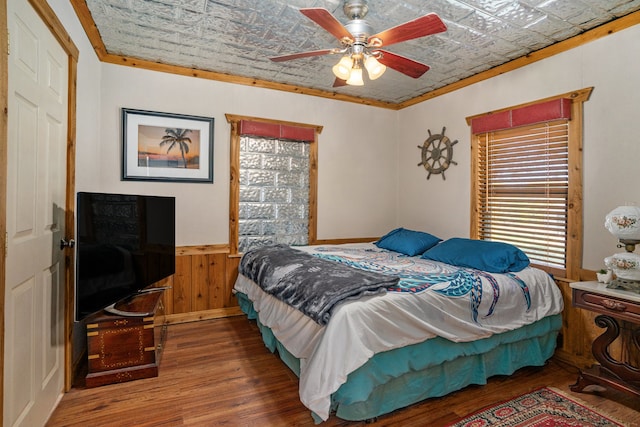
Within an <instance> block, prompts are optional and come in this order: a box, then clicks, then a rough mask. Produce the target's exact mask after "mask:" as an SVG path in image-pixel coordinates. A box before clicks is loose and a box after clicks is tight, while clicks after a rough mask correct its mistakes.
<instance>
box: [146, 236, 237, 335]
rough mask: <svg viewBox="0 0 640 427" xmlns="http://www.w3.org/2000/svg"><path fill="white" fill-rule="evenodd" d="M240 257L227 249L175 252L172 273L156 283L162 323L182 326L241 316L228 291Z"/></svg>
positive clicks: (187, 248)
mask: <svg viewBox="0 0 640 427" xmlns="http://www.w3.org/2000/svg"><path fill="white" fill-rule="evenodd" d="M239 263H240V255H230V253H229V245H206V246H182V247H178V248H176V273H175V274H174V275H173V276H172V277H170V278H169V279H166V280H164V281H161V282H159V283H157V285H156V286H158V287H162V286H167V287H170V288H169V289H167V290H166V291H165V292H164V294H163V302H164V306H165V313H166V321H167V322H168V323H170V324H171V323H183V322H192V321H197V320H205V319H215V318H219V317H226V316H236V315H240V314H242V312H241V311H240V308H239V307H238V303H237V301H236V298H235V296H234V295H233V292H232V289H233V284H234V283H235V280H236V278H237V277H238V264H239Z"/></svg>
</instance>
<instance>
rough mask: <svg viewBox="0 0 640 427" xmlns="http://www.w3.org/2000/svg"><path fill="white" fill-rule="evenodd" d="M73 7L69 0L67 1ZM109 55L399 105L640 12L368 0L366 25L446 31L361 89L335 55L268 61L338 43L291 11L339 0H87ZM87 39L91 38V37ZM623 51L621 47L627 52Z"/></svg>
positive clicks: (612, 3) (514, 2) (331, 5)
mask: <svg viewBox="0 0 640 427" xmlns="http://www.w3.org/2000/svg"><path fill="white" fill-rule="evenodd" d="M75 2H76V3H77V1H75ZM86 5H87V7H88V8H89V10H90V12H91V16H92V18H93V21H94V22H95V25H96V26H97V29H98V31H99V33H100V37H101V39H102V42H103V43H104V46H105V48H106V50H107V53H108V54H112V55H118V56H125V57H132V58H139V59H144V60H148V61H153V62H158V63H164V64H170V65H179V66H183V67H188V68H194V69H199V70H205V71H214V72H218V73H225V74H230V75H233V76H241V77H248V78H255V79H259V80H263V81H269V82H277V83H284V84H289V85H294V86H300V87H305V88H312V89H318V90H321V91H326V92H336V93H339V94H344V95H348V96H354V97H361V98H365V99H370V100H376V101H381V102H386V103H392V104H397V103H401V102H404V101H406V100H410V99H413V98H415V97H418V96H420V95H423V94H425V93H428V92H431V91H433V90H436V89H438V88H441V87H444V86H446V85H448V84H451V83H454V82H456V81H459V80H462V79H464V78H467V77H470V76H473V75H475V74H478V73H480V72H482V71H485V70H488V69H490V68H493V67H496V66H498V65H501V64H504V63H506V62H509V61H511V60H513V59H516V58H520V57H522V56H525V55H527V54H529V53H531V52H534V51H536V50H539V49H542V48H544V47H547V46H550V45H552V44H554V43H557V42H560V41H563V40H565V39H568V38H571V37H573V36H576V35H578V34H580V33H583V32H585V31H587V30H590V29H592V28H595V27H597V26H599V25H602V24H604V23H607V22H609V21H612V20H615V19H616V18H619V17H622V16H624V15H627V14H630V13H632V12H635V11H637V10H640V0H429V1H425V0H403V1H397V2H396V1H388V0H370V1H369V2H368V6H369V12H368V14H367V16H366V18H365V19H366V20H367V22H368V23H369V24H370V25H371V26H372V27H373V29H374V31H376V32H378V31H382V30H385V29H387V28H390V27H394V26H396V25H399V24H402V23H404V22H406V21H409V20H413V19H415V18H418V17H420V16H423V15H426V14H427V13H430V12H435V13H437V14H438V15H439V16H440V18H442V20H443V21H444V22H445V24H446V25H447V31H446V32H444V33H439V34H435V35H431V36H427V37H423V38H419V39H415V40H410V41H406V42H402V43H398V44H394V45H393V46H390V47H389V48H388V49H387V50H389V51H391V52H393V53H396V54H399V55H403V56H405V57H408V58H411V59H413V60H416V61H418V62H422V63H424V64H428V65H429V66H430V67H431V69H430V70H429V71H428V72H427V73H426V74H424V75H423V76H422V77H420V78H418V79H413V78H411V77H407V76H406V75H404V74H401V73H399V72H397V71H394V70H391V69H388V70H387V72H386V73H385V74H384V75H383V76H382V77H380V78H379V79H377V80H375V81H369V80H367V79H366V78H365V85H364V86H357V87H356V86H342V87H337V88H334V87H333V83H334V80H335V77H334V75H333V73H332V71H331V67H332V66H333V65H335V64H336V63H337V62H338V60H339V59H340V55H324V56H317V57H310V58H302V59H296V60H292V61H287V62H280V63H276V62H272V61H271V60H269V57H273V56H280V55H287V54H290V53H297V52H303V51H309V50H320V49H330V48H334V47H339V46H340V44H339V42H338V40H337V39H336V38H334V37H333V36H332V35H331V34H329V33H328V32H327V31H325V30H324V29H322V28H321V27H320V26H318V25H317V24H316V23H314V22H313V21H311V20H310V19H308V18H306V17H305V16H304V15H302V14H301V13H300V12H299V11H298V9H299V8H309V7H322V8H326V9H328V10H329V12H331V13H332V14H333V16H335V17H336V18H337V19H338V20H339V21H340V22H342V23H343V24H346V22H347V21H348V19H347V18H346V17H345V15H344V13H343V10H342V7H343V2H342V0H290V1H284V0H86ZM94 44H95V43H94ZM626 54H628V52H627V53H626Z"/></svg>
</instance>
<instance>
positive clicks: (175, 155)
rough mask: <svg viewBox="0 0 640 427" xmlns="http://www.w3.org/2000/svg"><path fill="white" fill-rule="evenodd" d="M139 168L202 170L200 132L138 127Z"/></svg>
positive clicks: (145, 126)
mask: <svg viewBox="0 0 640 427" xmlns="http://www.w3.org/2000/svg"><path fill="white" fill-rule="evenodd" d="M138 166H139V167H150V168H180V169H199V168H200V130H198V129H180V128H168V127H166V126H149V125H142V124H140V125H138Z"/></svg>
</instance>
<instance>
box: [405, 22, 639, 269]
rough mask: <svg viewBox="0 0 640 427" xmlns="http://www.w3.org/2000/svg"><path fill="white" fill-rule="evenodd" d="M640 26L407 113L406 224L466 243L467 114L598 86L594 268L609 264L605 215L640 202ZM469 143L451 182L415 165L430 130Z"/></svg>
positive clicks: (589, 182) (590, 245)
mask: <svg viewBox="0 0 640 427" xmlns="http://www.w3.org/2000/svg"><path fill="white" fill-rule="evenodd" d="M638 40H640V25H636V26H635V27H632V28H629V29H626V30H623V31H621V32H620V33H617V34H613V35H610V36H608V37H605V38H601V39H598V40H596V41H594V42H591V43H588V44H586V45H583V46H580V47H578V48H575V49H572V50H571V51H568V52H565V53H562V54H560V55H556V56H554V57H552V58H548V59H545V60H543V61H540V62H537V63H534V64H531V65H529V66H527V67H524V68H520V69H518V70H514V71H512V72H509V73H507V74H503V75H501V76H498V77H494V78H492V79H490V80H486V81H483V82H480V83H477V84H474V85H472V86H469V87H467V88H464V89H460V90H458V91H456V92H453V93H450V94H447V95H444V96H441V97H438V98H434V99H432V100H429V101H426V102H423V103H421V104H418V105H416V106H413V107H410V108H407V109H405V110H401V111H400V114H399V134H400V141H399V156H398V158H399V162H400V163H399V166H398V171H399V188H401V189H402V191H401V196H400V202H399V208H398V215H399V223H400V224H403V225H405V226H407V227H414V228H418V229H422V230H426V231H431V232H432V233H434V234H436V235H438V236H440V237H442V238H448V237H452V236H462V237H466V236H468V235H469V221H470V180H471V177H470V142H469V141H470V130H469V127H468V126H467V124H466V121H465V117H467V116H472V115H475V114H480V113H484V112H487V111H491V110H495V109H499V108H505V107H509V106H512V105H518V104H521V103H525V102H530V101H535V100H537V99H542V98H546V97H549V96H554V95H558V94H562V93H566V92H570V91H573V90H577V89H582V88H585V87H590V86H593V87H594V90H593V92H592V95H591V98H590V99H589V100H588V101H587V102H586V103H585V104H584V106H585V112H584V237H585V239H584V249H583V251H584V262H583V267H584V268H587V269H591V270H597V269H600V268H602V267H603V266H604V265H603V261H602V260H603V258H604V257H606V256H609V255H611V254H612V253H615V252H620V251H621V250H620V249H617V248H616V243H617V242H616V239H615V238H614V237H613V236H611V235H610V234H609V232H608V231H607V230H606V229H605V228H604V226H603V224H604V217H605V215H606V214H607V213H608V212H609V211H611V210H612V209H613V208H615V207H616V206H618V205H620V204H624V203H625V202H635V203H636V204H639V205H640V186H639V185H638V183H639V182H640V168H639V167H638V163H639V160H640V141H639V140H638V138H639V137H638V135H640V120H639V119H638V112H639V111H640V79H638V75H640V47H639V46H640V45H639V44H638ZM443 126H446V127H447V131H446V135H448V136H449V137H450V138H451V139H458V140H459V141H460V142H459V143H458V144H457V145H455V147H454V157H453V159H454V160H455V161H457V162H458V165H457V166H451V167H450V168H449V170H448V171H447V172H446V181H443V180H442V178H441V177H439V176H437V175H435V176H434V175H432V176H431V178H430V179H429V180H428V181H427V180H426V172H425V170H424V169H422V168H418V167H416V166H415V165H417V163H419V161H420V153H419V150H418V149H417V147H416V146H417V145H420V144H422V141H423V140H424V139H426V137H427V129H431V132H432V133H434V132H439V131H440V130H441V128H442V127H443Z"/></svg>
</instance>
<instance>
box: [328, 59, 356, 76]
mask: <svg viewBox="0 0 640 427" xmlns="http://www.w3.org/2000/svg"><path fill="white" fill-rule="evenodd" d="M352 66H353V60H352V59H351V57H350V56H343V57H342V59H340V61H339V62H338V63H337V64H336V65H334V66H333V68H332V70H333V74H335V76H336V77H337V78H339V79H342V80H347V79H348V78H349V76H350V75H351V67H352Z"/></svg>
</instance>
